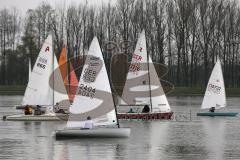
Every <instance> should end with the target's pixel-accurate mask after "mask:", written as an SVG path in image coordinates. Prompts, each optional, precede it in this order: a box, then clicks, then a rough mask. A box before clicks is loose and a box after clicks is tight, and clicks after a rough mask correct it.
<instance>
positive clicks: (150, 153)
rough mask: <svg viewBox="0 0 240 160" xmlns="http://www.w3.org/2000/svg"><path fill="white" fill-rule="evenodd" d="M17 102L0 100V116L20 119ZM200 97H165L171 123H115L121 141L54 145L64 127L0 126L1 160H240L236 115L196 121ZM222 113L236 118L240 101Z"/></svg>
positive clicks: (62, 124)
mask: <svg viewBox="0 0 240 160" xmlns="http://www.w3.org/2000/svg"><path fill="white" fill-rule="evenodd" d="M21 100H22V96H0V116H1V117H2V116H3V115H9V114H15V113H19V112H21V111H16V110H15V108H14V107H13V106H14V105H16V104H20V102H21ZM201 101H202V97H169V103H170V105H171V107H172V110H173V111H174V112H175V116H174V119H173V120H171V121H149V122H144V121H120V122H121V126H123V127H130V128H131V137H130V138H126V139H85V140H83V139H74V140H61V141H60V140H58V141H56V140H55V138H54V137H53V136H52V133H53V132H54V130H56V129H61V128H64V127H65V124H66V122H8V121H0V159H4V160H7V159H14V160H52V159H54V160H85V159H86V160H92V159H96V160H101V159H102V160H111V159H119V160H125V159H130V160H132V159H133V160H141V159H143V160H158V159H161V160H172V159H174V160H175V159H179V160H192V159H194V160H206V159H208V160H213V159H216V160H221V159H240V115H239V116H238V117H228V118H221V117H218V118H209V117H196V112H198V111H199V108H200V105H201ZM227 102H228V108H227V109H225V110H226V111H237V112H240V97H231V98H227Z"/></svg>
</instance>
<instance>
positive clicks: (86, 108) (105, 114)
mask: <svg viewBox="0 0 240 160" xmlns="http://www.w3.org/2000/svg"><path fill="white" fill-rule="evenodd" d="M89 117H91V119H92V121H93V125H94V127H93V128H92V129H82V128H84V126H85V124H86V122H87V119H88V118H89ZM55 136H56V138H61V137H64V138H85V137H88V138H90V137H91V138H92V137H95V138H96V137H105V138H110V137H111V138H113V137H128V136H130V128H120V125H119V123H118V119H117V116H116V107H115V104H114V101H113V97H112V91H111V87H110V83H109V79H108V74H107V71H106V66H105V63H104V60H103V56H102V52H101V49H100V46H99V43H98V40H97V38H96V37H94V39H93V41H92V42H91V45H90V48H89V51H88V54H87V57H86V60H85V63H84V66H83V70H82V73H81V76H80V80H79V84H78V88H77V94H76V96H75V98H74V101H73V104H72V106H71V107H70V115H69V119H68V122H67V125H66V128H65V129H63V130H57V131H55Z"/></svg>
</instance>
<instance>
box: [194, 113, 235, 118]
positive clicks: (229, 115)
mask: <svg viewBox="0 0 240 160" xmlns="http://www.w3.org/2000/svg"><path fill="white" fill-rule="evenodd" d="M237 114H238V112H202V113H197V116H210V117H215V116H226V117H235V116H236V115H237Z"/></svg>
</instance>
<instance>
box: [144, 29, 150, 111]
mask: <svg viewBox="0 0 240 160" xmlns="http://www.w3.org/2000/svg"><path fill="white" fill-rule="evenodd" d="M144 33H145V32H144ZM144 35H145V34H144ZM144 38H145V39H146V36H145V37H144ZM146 52H147V48H146ZM147 69H148V81H149V82H148V86H149V97H150V108H151V112H152V91H151V79H150V72H149V53H148V52H147Z"/></svg>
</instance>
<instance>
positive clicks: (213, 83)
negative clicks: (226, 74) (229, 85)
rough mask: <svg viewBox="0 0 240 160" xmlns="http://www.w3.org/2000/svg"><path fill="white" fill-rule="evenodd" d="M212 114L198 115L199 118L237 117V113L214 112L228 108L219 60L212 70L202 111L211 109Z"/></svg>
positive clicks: (203, 113)
mask: <svg viewBox="0 0 240 160" xmlns="http://www.w3.org/2000/svg"><path fill="white" fill-rule="evenodd" d="M212 107H214V108H213V110H212V112H210V110H209V112H202V113H197V116H232V117H233V116H236V115H237V114H238V113H237V112H214V110H215V109H220V108H224V107H226V93H225V86H224V79H223V74H222V67H221V62H220V60H219V58H217V62H216V64H215V66H214V68H213V70H212V74H211V76H210V79H209V81H208V85H207V88H206V91H205V95H204V98H203V102H202V106H201V109H211V108H212Z"/></svg>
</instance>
